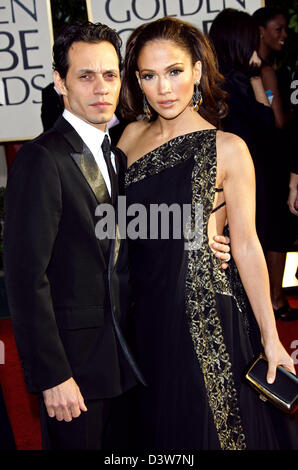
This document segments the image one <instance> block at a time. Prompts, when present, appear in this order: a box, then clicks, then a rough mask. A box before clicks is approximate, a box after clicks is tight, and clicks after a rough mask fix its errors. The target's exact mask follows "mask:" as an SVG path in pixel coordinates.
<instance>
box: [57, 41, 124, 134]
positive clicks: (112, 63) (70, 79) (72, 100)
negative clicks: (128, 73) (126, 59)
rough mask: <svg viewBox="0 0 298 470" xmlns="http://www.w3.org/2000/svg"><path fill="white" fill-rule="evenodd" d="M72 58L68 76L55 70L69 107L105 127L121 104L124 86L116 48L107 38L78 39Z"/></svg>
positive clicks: (71, 110)
mask: <svg viewBox="0 0 298 470" xmlns="http://www.w3.org/2000/svg"><path fill="white" fill-rule="evenodd" d="M68 62H69V68H68V71H67V75H66V78H65V79H61V77H60V75H59V73H58V72H57V71H55V72H54V82H55V86H56V88H57V89H58V91H59V92H60V93H61V94H62V95H63V97H64V104H65V108H66V109H67V110H68V111H70V112H71V113H73V114H74V115H76V116H77V117H79V118H80V119H82V120H83V121H85V122H87V123H88V124H91V125H92V126H94V127H96V128H97V129H100V130H102V131H104V130H105V127H106V124H107V122H108V121H110V120H111V118H112V117H113V114H114V112H115V109H116V107H117V103H118V99H119V93H120V87H121V82H120V71H119V59H118V55H117V52H116V49H115V48H114V46H113V45H112V44H111V43H110V42H107V41H101V42H99V43H86V42H75V43H73V44H72V46H71V47H70V49H69V51H68Z"/></svg>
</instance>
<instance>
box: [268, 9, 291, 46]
mask: <svg viewBox="0 0 298 470" xmlns="http://www.w3.org/2000/svg"><path fill="white" fill-rule="evenodd" d="M286 29H287V21H286V18H285V17H284V16H283V15H276V16H275V17H274V18H273V19H272V20H270V21H268V23H267V26H266V28H263V27H262V26H261V37H262V41H263V42H264V44H266V46H267V47H268V48H269V49H272V50H273V51H280V50H281V49H282V48H283V46H284V43H285V39H286V37H287V36H288V35H287V32H286Z"/></svg>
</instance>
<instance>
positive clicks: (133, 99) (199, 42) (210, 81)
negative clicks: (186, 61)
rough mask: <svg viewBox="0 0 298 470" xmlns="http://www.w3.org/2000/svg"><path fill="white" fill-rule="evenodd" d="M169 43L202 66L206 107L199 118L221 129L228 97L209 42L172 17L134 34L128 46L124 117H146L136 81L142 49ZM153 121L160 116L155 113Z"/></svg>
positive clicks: (122, 90)
mask: <svg viewBox="0 0 298 470" xmlns="http://www.w3.org/2000/svg"><path fill="white" fill-rule="evenodd" d="M154 40H167V41H171V42H173V43H175V44H176V45H177V46H178V47H180V48H182V49H183V50H186V51H187V52H188V53H189V54H190V56H191V58H192V63H193V65H194V64H195V63H196V62H197V61H201V63H202V77H201V81H200V86H201V92H202V97H203V103H202V105H201V106H200V109H199V114H200V115H201V116H202V117H203V118H205V119H206V120H207V121H209V122H211V123H212V124H214V125H216V126H218V125H219V120H220V118H222V117H224V116H225V114H226V110H227V106H226V102H225V97H226V93H225V92H224V91H223V90H222V89H221V88H220V84H221V83H222V82H223V80H224V79H223V77H222V75H221V74H220V73H219V71H218V66H217V61H216V58H215V55H214V53H213V51H212V48H211V46H210V44H209V41H208V39H207V38H206V37H205V36H204V35H203V33H202V32H201V31H199V30H198V29H197V28H196V27H195V26H193V25H191V24H188V23H186V22H184V21H181V20H178V19H176V18H172V17H164V18H160V19H158V20H156V21H153V22H151V23H145V24H142V25H141V26H139V27H138V28H137V29H135V30H134V31H133V33H132V34H131V35H130V37H129V38H128V41H127V44H126V54H125V59H124V71H123V80H122V89H121V99H120V109H121V114H122V116H123V117H124V118H126V119H128V120H135V119H136V118H137V117H138V116H140V115H143V114H144V111H143V95H142V91H141V89H140V87H139V84H138V80H137V77H136V71H138V57H139V54H140V52H141V50H142V48H143V47H144V46H145V44H147V43H148V42H150V41H154ZM150 109H151V112H152V119H153V120H154V119H156V117H157V113H156V112H155V111H154V110H153V109H152V108H150Z"/></svg>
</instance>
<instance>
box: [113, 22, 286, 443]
mask: <svg viewBox="0 0 298 470" xmlns="http://www.w3.org/2000/svg"><path fill="white" fill-rule="evenodd" d="M220 79H221V77H220V75H219V73H218V71H217V69H216V64H215V60H214V57H213V54H212V51H211V48H210V46H209V43H208V42H207V40H206V39H205V37H204V36H203V35H202V34H201V33H200V32H199V31H198V30H197V29H196V28H194V27H193V26H191V25H188V24H187V23H183V22H181V21H179V20H177V19H174V18H164V19H161V20H157V21H156V22H153V23H150V24H144V25H142V26H140V27H139V28H137V29H136V30H135V31H134V32H133V33H132V35H131V37H130V38H129V40H128V43H127V52H126V58H125V70H124V77H123V95H122V102H123V103H124V111H125V116H126V117H129V116H132V117H134V118H138V121H136V122H133V123H131V124H129V125H128V127H127V128H126V130H125V132H124V134H123V136H122V138H121V139H120V142H119V144H118V145H119V147H120V148H122V149H123V151H124V152H125V153H126V155H127V157H128V166H129V168H128V170H127V174H126V194H127V206H128V207H130V208H131V210H132V209H136V216H137V213H138V211H141V212H142V211H143V212H144V210H145V209H146V213H147V215H148V218H147V219H146V220H145V221H144V218H143V223H142V224H141V223H139V224H138V223H137V222H136V220H134V219H132V220H131V223H130V224H128V237H129V238H130V239H129V254H130V272H131V282H132V292H133V298H134V304H135V309H134V314H133V319H132V323H133V328H134V333H135V336H134V342H135V350H136V351H135V352H136V355H137V359H138V362H139V365H140V367H141V368H142V371H143V373H144V376H145V379H146V381H147V384H148V387H147V388H146V389H145V388H144V389H137V390H136V391H135V394H134V395H133V396H131V411H130V424H131V430H132V435H131V442H130V443H129V444H128V447H130V448H132V449H133V448H138V449H143V450H145V449H151V450H152V449H159V450H160V449H167V450H169V449H180V450H181V449H184V450H185V449H224V450H227V449H279V448H293V447H294V443H293V441H292V440H291V439H292V438H293V435H292V436H291V432H295V431H294V430H293V429H292V431H291V430H290V428H291V427H292V426H295V421H294V420H290V419H289V420H288V419H285V418H284V416H283V415H282V413H281V412H279V411H276V410H275V409H273V408H272V407H270V405H268V404H264V403H263V402H262V401H260V400H259V398H258V396H257V394H256V393H255V392H254V391H253V390H251V389H250V387H249V386H248V385H247V384H246V383H245V381H244V380H243V374H244V371H245V369H246V368H247V365H248V363H249V362H250V361H251V360H252V358H253V356H254V355H255V354H258V353H259V352H260V351H261V343H262V344H263V347H264V351H265V353H266V356H267V358H268V361H269V368H268V375H267V378H268V380H270V381H272V380H274V377H275V369H276V366H277V365H278V364H281V365H283V366H285V367H286V368H288V369H289V370H291V371H292V372H294V366H293V361H292V360H291V358H290V357H289V355H288V354H287V352H286V351H285V349H284V348H283V346H282V345H281V343H280V341H279V338H278V334H277V331H276V326H275V319H274V315H273V311H272V307H271V303H270V294H269V285H268V275H267V271H266V265H265V260H264V257H263V254H262V250H261V247H260V244H259V241H258V239H257V236H256V231H255V226H254V214H255V210H254V171H253V165H252V163H251V159H250V155H249V152H248V150H247V147H246V145H245V144H244V142H243V141H242V140H241V139H240V138H239V137H237V136H235V135H233V134H228V133H224V132H221V131H218V130H217V129H216V127H215V124H217V122H218V118H219V117H220V116H221V115H222V114H223V112H224V108H225V106H224V101H223V97H224V95H223V92H222V91H221V89H220V88H219V86H218V84H219V81H220ZM201 97H202V99H201ZM143 110H144V111H143ZM197 110H198V111H199V112H197ZM143 112H144V113H145V114H146V115H147V120H146V121H145V120H140V118H139V115H140V114H142V113H143ZM132 204H139V206H132ZM162 204H163V206H161V205H162ZM174 205H175V206H174ZM157 206H159V208H160V209H161V211H162V212H163V215H162V217H161V219H160V221H161V223H160V224H158V223H157V219H156V217H154V216H153V212H154V210H156V208H157ZM185 207H191V208H192V213H191V223H190V224H189V223H186V224H185V223H183V221H182V219H183V218H182V217H181V218H180V219H179V217H177V214H178V215H179V209H181V213H182V211H183V209H184V208H185ZM166 208H168V209H169V211H171V210H172V212H173V214H172V216H171V215H170V216H169V217H168V225H167V223H166V222H165V218H166V214H165V212H166V210H165V209H166ZM200 208H201V209H203V211H202V214H201V215H202V218H201V220H202V223H201V224H200V223H198V221H199V218H198V220H197V219H196V214H199V213H200V212H199V209H200ZM195 209H198V210H197V211H196V210H195ZM150 211H151V215H150ZM131 213H132V212H131ZM155 215H156V212H155ZM168 215H169V214H168ZM226 219H227V220H228V223H229V230H230V237H231V248H232V252H233V258H234V259H233V260H231V263H230V266H229V268H228V270H226V271H223V270H221V269H220V264H219V262H218V260H217V258H216V257H215V256H214V253H213V251H212V250H211V249H210V248H209V244H208V240H209V239H210V240H211V239H212V236H213V235H214V234H215V233H222V231H224V230H227V226H226ZM138 220H139V221H140V219H138ZM187 220H188V219H187V218H186V222H187ZM163 223H164V225H162V224H163ZM225 226H226V227H225ZM195 227H196V230H194V228H195ZM186 228H188V229H192V230H193V233H194V234H195V236H194V237H193V238H191V237H190V236H189V232H187V230H186ZM179 229H181V232H182V234H180V235H179ZM138 233H139V236H137V235H138ZM238 270H239V273H240V276H241V279H242V283H243V286H244V288H245V291H246V293H247V295H248V298H249V301H250V303H251V305H252V308H253V311H254V314H253V313H252V310H251V308H250V307H249V303H248V300H247V297H246V294H245V291H244V288H243V286H242V283H241V281H240V277H239V274H238ZM127 406H128V405H127ZM290 421H291V422H290ZM291 425H292V426H291Z"/></svg>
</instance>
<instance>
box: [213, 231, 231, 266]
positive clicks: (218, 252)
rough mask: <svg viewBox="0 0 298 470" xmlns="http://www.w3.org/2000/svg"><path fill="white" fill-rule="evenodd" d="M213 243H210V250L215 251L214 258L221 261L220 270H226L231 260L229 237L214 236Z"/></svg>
mask: <svg viewBox="0 0 298 470" xmlns="http://www.w3.org/2000/svg"><path fill="white" fill-rule="evenodd" d="M213 240H214V241H215V243H210V246H211V248H213V250H215V253H214V254H215V256H216V257H217V258H219V259H220V260H222V261H223V263H222V264H221V267H222V269H227V267H228V266H229V265H228V262H229V261H230V259H231V255H230V253H229V252H230V239H229V237H224V236H223V235H215V236H214V237H213Z"/></svg>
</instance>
